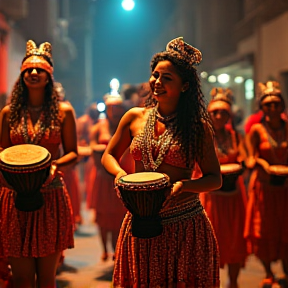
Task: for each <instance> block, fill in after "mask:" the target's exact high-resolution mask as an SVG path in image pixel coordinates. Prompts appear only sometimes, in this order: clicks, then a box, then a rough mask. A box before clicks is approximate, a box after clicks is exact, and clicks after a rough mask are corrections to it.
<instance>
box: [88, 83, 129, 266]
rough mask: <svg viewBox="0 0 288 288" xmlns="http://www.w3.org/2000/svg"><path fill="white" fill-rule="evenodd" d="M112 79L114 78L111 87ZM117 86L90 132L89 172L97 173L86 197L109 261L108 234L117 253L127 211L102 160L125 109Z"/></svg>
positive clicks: (108, 94)
mask: <svg viewBox="0 0 288 288" xmlns="http://www.w3.org/2000/svg"><path fill="white" fill-rule="evenodd" d="M111 81H112V80H111ZM113 83H114V82H113V81H112V84H111V86H112V87H113V85H114V84H113ZM116 84H117V83H116ZM112 87H111V89H112ZM118 88H119V87H117V86H116V88H115V91H114V92H113V93H112V92H110V93H107V94H105V95H104V101H105V105H106V118H105V119H102V120H100V121H99V122H98V123H96V124H94V125H93V126H92V128H91V132H90V146H91V148H92V150H93V153H92V156H93V160H94V165H95V166H94V167H93V168H92V169H91V172H90V173H91V175H92V177H93V175H94V177H93V178H90V179H91V184H92V185H91V188H92V189H91V191H90V192H91V195H90V197H87V200H89V202H87V204H88V207H89V208H92V209H94V211H95V212H96V213H95V214H96V217H95V222H96V223H97V226H98V228H99V230H100V236H101V246H102V250H103V252H102V256H101V259H102V260H103V261H106V260H107V259H108V257H109V256H110V255H109V253H108V247H109V241H110V240H109V234H111V244H112V245H111V246H112V249H113V255H114V251H115V248H116V242H117V238H118V234H119V230H120V227H121V223H122V220H123V218H124V216H125V213H126V208H125V207H124V205H123V203H122V202H121V201H120V199H119V198H118V197H117V195H116V193H115V190H114V177H113V175H111V174H110V173H108V172H107V171H106V170H105V169H104V167H103V166H102V164H101V157H102V155H103V152H104V150H105V148H106V146H107V144H108V143H109V141H110V139H111V137H112V136H113V134H114V133H115V131H116V128H117V126H118V124H119V121H120V119H121V117H122V116H123V114H124V113H125V112H126V107H125V106H124V105H123V100H122V97H121V96H120V94H119V93H118ZM112 91H113V89H112ZM93 170H96V171H93ZM95 175H96V176H95ZM113 257H114V256H112V258H113Z"/></svg>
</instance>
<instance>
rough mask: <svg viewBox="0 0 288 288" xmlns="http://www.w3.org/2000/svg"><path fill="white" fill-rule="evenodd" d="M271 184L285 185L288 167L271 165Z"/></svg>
mask: <svg viewBox="0 0 288 288" xmlns="http://www.w3.org/2000/svg"><path fill="white" fill-rule="evenodd" d="M269 170H270V184H271V185H274V186H282V185H284V183H285V181H286V178H287V177H288V166H285V165H271V166H270V169H269Z"/></svg>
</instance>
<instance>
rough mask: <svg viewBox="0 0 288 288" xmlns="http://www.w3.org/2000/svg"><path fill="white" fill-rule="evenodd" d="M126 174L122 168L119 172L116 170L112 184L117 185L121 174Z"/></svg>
mask: <svg viewBox="0 0 288 288" xmlns="http://www.w3.org/2000/svg"><path fill="white" fill-rule="evenodd" d="M126 175H127V173H126V172H125V171H124V170H121V171H120V172H118V173H117V175H116V176H115V179H114V185H115V186H117V183H118V180H119V178H121V177H122V176H126Z"/></svg>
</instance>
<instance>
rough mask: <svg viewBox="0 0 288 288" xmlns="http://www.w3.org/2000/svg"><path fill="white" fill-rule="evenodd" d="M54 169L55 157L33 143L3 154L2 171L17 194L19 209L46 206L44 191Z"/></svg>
mask: <svg viewBox="0 0 288 288" xmlns="http://www.w3.org/2000/svg"><path fill="white" fill-rule="evenodd" d="M50 167H51V155H50V153H49V152H48V150H46V149H45V148H44V147H41V146H38V145H33V144H21V145H15V146H12V147H9V148H7V149H5V150H4V151H3V152H2V153H1V154H0V170H1V172H2V175H3V177H4V178H5V180H6V181H7V183H8V184H9V185H10V186H12V187H13V189H14V190H15V191H16V192H17V194H16V198H15V207H16V208H17V209H18V210H20V211H26V212H31V211H36V210H38V209H40V208H41V207H42V206H43V205H44V198H43V195H42V193H41V192H40V189H41V187H42V185H43V183H44V182H45V181H46V179H47V177H48V175H49V172H50Z"/></svg>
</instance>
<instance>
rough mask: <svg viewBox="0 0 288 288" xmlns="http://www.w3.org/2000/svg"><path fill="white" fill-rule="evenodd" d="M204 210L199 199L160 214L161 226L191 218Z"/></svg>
mask: <svg viewBox="0 0 288 288" xmlns="http://www.w3.org/2000/svg"><path fill="white" fill-rule="evenodd" d="M203 210H204V208H203V206H202V204H201V202H200V200H199V199H196V200H193V201H191V202H188V203H185V204H183V205H179V206H176V207H173V208H171V209H169V210H167V211H163V212H161V213H160V217H161V220H162V221H161V222H162V224H163V225H166V224H170V223H175V222H178V221H181V220H185V219H188V218H192V217H194V216H196V215H197V214H200V213H202V212H203Z"/></svg>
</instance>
